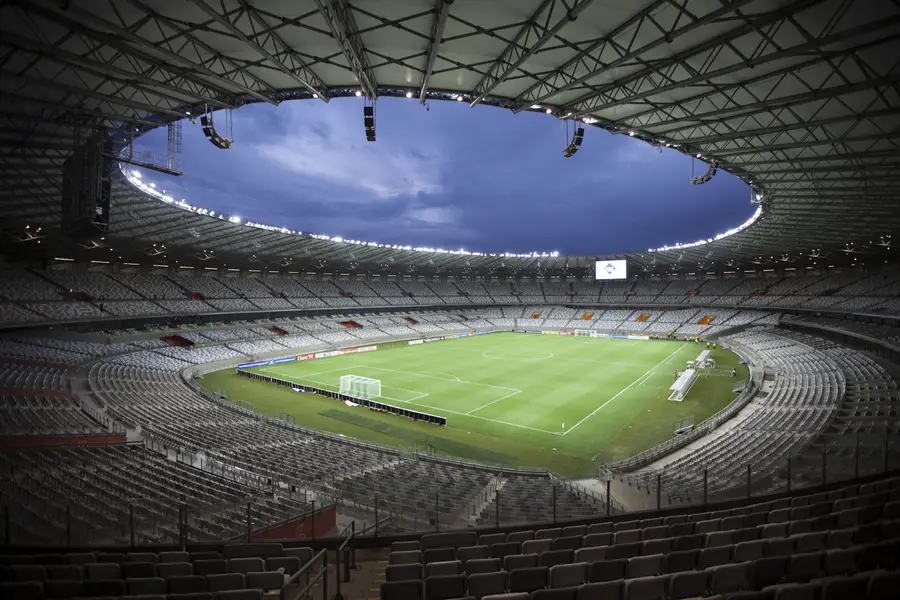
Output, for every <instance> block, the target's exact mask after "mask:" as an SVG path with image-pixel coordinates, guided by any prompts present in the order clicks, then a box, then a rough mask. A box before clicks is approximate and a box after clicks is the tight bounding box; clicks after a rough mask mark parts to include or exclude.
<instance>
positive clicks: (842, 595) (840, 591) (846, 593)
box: [821, 577, 896, 600]
mask: <svg viewBox="0 0 900 600" xmlns="http://www.w3.org/2000/svg"><path fill="white" fill-rule="evenodd" d="M867 587H868V578H867V577H830V578H827V579H825V580H823V581H822V595H821V599H822V600H857V599H859V600H862V599H863V598H865V597H866V588H867ZM895 597H896V595H895Z"/></svg>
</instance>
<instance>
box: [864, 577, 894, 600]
mask: <svg viewBox="0 0 900 600" xmlns="http://www.w3.org/2000/svg"><path fill="white" fill-rule="evenodd" d="M898 589H900V572H897V571H894V572H891V573H875V574H873V575H872V578H871V579H870V580H869V587H868V591H867V592H866V598H867V600H890V599H892V598H896V597H897V590H898Z"/></svg>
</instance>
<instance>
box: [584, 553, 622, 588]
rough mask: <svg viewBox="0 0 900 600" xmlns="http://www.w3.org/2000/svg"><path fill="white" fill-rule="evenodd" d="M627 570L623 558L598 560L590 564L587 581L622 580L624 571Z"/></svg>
mask: <svg viewBox="0 0 900 600" xmlns="http://www.w3.org/2000/svg"><path fill="white" fill-rule="evenodd" d="M627 568H628V560H627V559H624V558H620V559H615V560H598V561H597V562H593V563H591V566H590V567H589V568H588V579H589V580H590V581H592V582H594V581H612V580H613V579H624V578H625V569H627Z"/></svg>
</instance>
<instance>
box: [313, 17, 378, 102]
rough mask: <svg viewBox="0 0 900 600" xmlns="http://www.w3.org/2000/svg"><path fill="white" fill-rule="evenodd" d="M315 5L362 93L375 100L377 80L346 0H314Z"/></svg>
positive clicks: (376, 96)
mask: <svg viewBox="0 0 900 600" xmlns="http://www.w3.org/2000/svg"><path fill="white" fill-rule="evenodd" d="M316 5H317V6H318V7H319V12H320V13H322V16H323V17H324V18H325V22H326V23H327V24H328V27H329V29H331V35H332V37H333V38H334V40H335V41H336V42H337V43H338V44H339V45H340V47H341V51H342V52H343V53H344V58H345V59H346V60H347V64H348V65H350V70H351V71H353V75H354V76H355V77H356V80H357V81H358V82H359V85H360V87H361V88H362V91H363V93H364V94H365V95H366V97H367V98H370V99H372V100H375V99H376V98H378V82H376V81H375V75H374V74H373V73H372V69H371V68H370V67H369V61H368V59H367V58H366V49H365V47H364V46H363V44H362V39H360V35H359V29H358V28H357V26H356V20H355V19H354V18H353V13H352V12H351V9H350V5H349V4H348V2H347V0H316Z"/></svg>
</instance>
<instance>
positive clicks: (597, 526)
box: [588, 521, 613, 535]
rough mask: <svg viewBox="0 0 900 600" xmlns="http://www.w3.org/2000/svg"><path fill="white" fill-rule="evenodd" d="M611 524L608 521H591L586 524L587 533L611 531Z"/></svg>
mask: <svg viewBox="0 0 900 600" xmlns="http://www.w3.org/2000/svg"><path fill="white" fill-rule="evenodd" d="M612 530H613V524H612V523H611V522H610V521H606V522H604V523H591V524H590V525H588V535H591V534H593V533H612Z"/></svg>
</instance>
